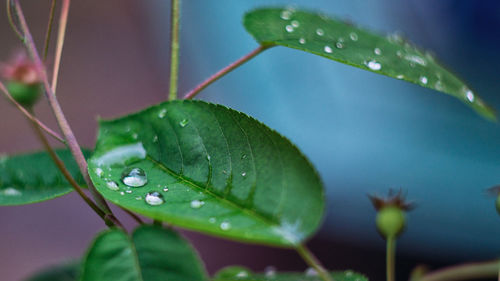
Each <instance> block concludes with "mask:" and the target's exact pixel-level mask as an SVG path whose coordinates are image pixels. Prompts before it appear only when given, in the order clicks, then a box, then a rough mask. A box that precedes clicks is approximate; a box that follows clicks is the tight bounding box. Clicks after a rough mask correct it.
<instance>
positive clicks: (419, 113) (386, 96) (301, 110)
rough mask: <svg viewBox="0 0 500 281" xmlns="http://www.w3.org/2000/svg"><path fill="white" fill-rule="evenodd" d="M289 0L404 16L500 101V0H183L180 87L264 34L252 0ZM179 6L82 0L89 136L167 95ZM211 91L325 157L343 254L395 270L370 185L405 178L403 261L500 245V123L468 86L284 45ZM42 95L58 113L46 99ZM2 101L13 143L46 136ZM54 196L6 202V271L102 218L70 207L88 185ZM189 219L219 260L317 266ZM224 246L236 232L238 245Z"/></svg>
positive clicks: (321, 244) (375, 25)
mask: <svg viewBox="0 0 500 281" xmlns="http://www.w3.org/2000/svg"><path fill="white" fill-rule="evenodd" d="M45 2H47V3H43V4H40V3H36V4H33V3H30V2H26V3H25V4H24V6H26V9H27V10H28V15H29V16H32V18H33V22H34V23H33V24H34V25H35V26H36V27H34V29H35V31H37V32H38V33H39V35H40V36H38V38H39V39H41V38H43V31H44V28H45V15H43V16H42V15H40V14H41V13H39V11H40V9H42V11H45V10H43V9H48V1H45ZM290 4H294V5H296V6H297V7H304V8H307V9H310V10H311V9H312V10H318V11H322V12H325V13H327V14H329V15H333V16H336V17H340V18H344V19H349V20H352V21H353V22H355V23H357V24H359V25H360V26H363V27H367V28H370V29H372V30H375V31H378V32H379V33H387V32H393V31H401V32H403V33H404V34H405V35H406V37H408V38H409V39H410V40H411V41H413V42H415V43H416V44H417V45H419V46H421V47H423V48H425V49H428V50H431V51H432V52H434V53H435V54H436V55H437V57H438V58H440V60H441V61H442V62H443V63H444V64H445V65H447V66H449V67H450V68H451V69H452V70H454V72H455V73H457V74H458V75H459V76H460V77H462V78H463V79H464V80H465V81H468V82H469V85H470V86H471V88H473V89H475V90H476V91H477V93H479V95H480V96H482V97H483V98H484V99H485V100H486V101H488V102H489V103H490V104H491V105H492V106H493V107H495V108H500V95H499V94H498V91H499V89H500V80H499V79H498V75H499V73H500V72H499V70H498V66H499V65H500V53H499V52H498V50H500V2H499V1H493V0H492V1H458V0H456V1H452V0H441V1H432V0H420V1H409V0H408V1H388V0H377V1H375V0H373V1H369V2H368V1H361V0H350V1H328V0H315V1H306V0H301V1H270V0H252V1H234V0H217V1H203V0H190V1H183V5H182V33H181V47H182V53H181V74H180V75H181V81H180V84H181V85H180V87H181V91H180V92H181V93H183V92H186V91H187V90H189V89H190V88H192V87H194V85H196V84H197V83H199V82H201V81H203V80H204V79H205V78H206V77H208V76H209V75H211V74H212V73H214V72H215V71H217V70H219V69H220V68H222V67H224V66H226V65H227V64H229V63H230V62H232V61H234V60H236V59H237V58H239V57H241V56H242V55H244V54H246V53H248V52H250V51H251V50H253V49H254V48H255V47H257V46H258V45H257V43H255V41H254V40H253V39H252V37H251V36H250V35H248V34H247V33H246V31H245V30H244V28H243V27H242V25H241V19H242V15H243V14H244V13H245V12H246V11H248V10H250V9H252V8H255V7H259V6H269V5H272V6H276V5H290ZM0 12H2V15H4V14H5V13H3V12H4V11H3V10H0ZM168 14H169V2H168V1H158V0H157V1H153V0H151V1H140V2H138V1H132V0H128V1H106V2H105V3H104V2H98V1H97V0H92V1H85V2H77V1H75V3H73V7H72V11H71V19H70V25H69V30H68V32H69V35H68V41H67V44H66V49H65V55H64V58H63V69H62V71H63V74H62V76H61V87H60V93H61V94H60V95H61V99H62V100H63V106H65V107H66V108H67V109H66V112H67V113H68V116H69V118H70V121H73V124H74V127H75V130H76V131H77V136H79V137H80V138H81V139H82V143H84V144H85V145H87V146H92V145H93V142H94V138H95V122H94V116H95V115H100V116H102V117H113V116H119V115H123V114H125V113H127V112H131V111H136V110H138V109H140V108H143V107H145V106H147V105H150V104H153V103H157V102H160V101H161V100H162V99H164V97H165V96H166V92H167V89H168V82H167V80H168V79H167V74H168V68H169V61H168V50H169V44H168V25H169V17H168ZM0 17H1V18H4V16H0ZM1 24H2V26H1V27H0V35H1V36H0V38H6V39H5V40H3V39H1V40H2V42H3V41H5V42H7V43H6V44H1V45H2V46H0V51H1V53H0V58H1V59H5V58H6V57H7V55H8V52H9V51H10V50H12V49H13V48H14V47H16V46H17V45H16V44H15V40H14V39H15V38H14V36H13V35H12V32H11V31H9V29H8V27H7V23H6V21H5V20H4V21H3V22H2V23H1ZM198 97H199V98H201V99H205V100H209V101H212V102H216V103H221V104H225V105H227V106H229V107H232V108H234V109H237V110H240V111H243V112H245V113H247V114H249V115H251V116H254V117H256V118H257V119H259V120H261V121H263V122H264V123H266V124H267V125H268V126H270V127H271V128H274V129H276V130H277V131H279V132H280V133H282V134H283V135H285V136H287V137H288V138H289V139H291V140H292V142H294V143H295V144H297V145H298V147H299V148H300V149H301V150H303V151H304V153H305V154H306V155H307V156H308V157H309V159H310V160H311V161H312V162H313V164H314V165H315V166H316V167H317V169H318V170H319V172H320V174H321V177H322V179H323V181H324V183H325V186H326V188H327V195H328V209H327V213H326V217H325V223H324V225H323V227H322V229H321V231H320V233H319V235H318V237H316V238H315V240H313V241H311V245H312V247H313V248H316V249H317V250H318V251H319V255H320V256H321V257H322V258H323V260H324V262H325V264H327V265H328V266H329V267H331V268H342V267H350V268H354V269H360V270H361V271H362V272H366V273H373V274H375V276H372V277H373V280H379V279H382V278H383V272H384V269H383V265H384V262H383V259H384V247H385V244H384V242H383V240H382V239H381V238H380V237H379V236H378V234H377V233H376V231H375V227H374V215H375V212H374V210H373V207H372V206H371V204H370V203H369V200H368V198H367V196H366V195H367V194H374V193H376V194H381V195H384V194H386V192H387V191H388V189H389V188H393V189H399V188H402V189H403V190H404V191H405V192H406V193H407V194H408V196H407V197H408V198H409V199H410V200H413V201H415V202H416V203H417V204H418V208H416V209H415V210H414V211H412V212H411V213H410V214H409V219H408V221H409V225H408V228H407V231H406V232H405V234H404V235H403V236H402V237H401V240H400V242H399V244H398V247H399V255H400V256H401V260H400V261H401V263H402V264H404V266H403V267H402V268H403V269H401V271H402V272H403V273H402V275H401V277H402V276H404V274H405V273H406V272H407V271H408V270H409V269H410V268H411V266H413V265H414V264H415V263H416V261H422V262H424V263H430V264H434V265H443V264H448V263H452V262H459V261H467V260H481V259H489V258H494V257H498V253H500V239H498V237H500V218H499V216H498V214H497V213H496V212H495V209H494V203H493V202H494V198H493V197H489V196H488V195H487V193H486V192H485V190H486V189H487V188H488V187H491V186H493V185H495V184H498V183H500V176H499V175H500V174H499V170H500V165H499V161H498V159H500V126H499V125H498V124H497V123H491V122H488V121H485V120H484V119H482V118H481V117H479V116H477V115H476V114H475V113H474V112H473V111H472V110H470V109H469V108H467V107H466V106H465V105H463V104H461V103H460V102H459V101H456V100H454V99H453V98H451V97H449V96H446V95H443V94H440V93H438V92H435V91H432V90H429V89H424V88H420V87H418V86H416V85H413V84H409V83H405V82H403V81H398V80H396V79H391V78H388V77H385V76H380V75H376V74H373V73H369V72H365V71H362V70H359V69H356V68H353V67H350V66H346V65H342V64H340V63H336V62H333V61H329V60H326V59H324V58H321V57H317V56H314V55H311V54H307V53H302V52H300V51H296V50H292V49H286V48H283V47H277V48H272V49H270V50H268V51H266V52H264V53H263V54H261V55H259V56H257V57H256V58H255V59H253V60H252V61H250V62H248V63H247V64H245V65H243V66H242V67H241V68H239V69H237V70H236V71H234V72H232V73H230V74H229V75H227V77H225V78H223V79H221V80H219V81H218V82H216V83H214V84H213V85H211V86H210V87H209V88H207V89H206V90H205V91H204V92H203V93H202V94H200V95H199V96H198ZM84 103H85V104H86V105H88V106H86V107H83V106H82V104H84ZM39 110H40V112H41V113H40V114H41V116H45V117H46V118H48V119H49V120H51V119H50V118H51V117H50V116H51V115H50V113H49V112H48V110H47V108H46V107H41V108H40V109H39ZM0 117H1V118H2V120H4V121H2V122H1V124H0V129H1V130H2V131H3V132H9V133H6V134H5V135H3V136H2V138H1V140H0V145H1V146H0V152H4V153H13V152H19V151H22V150H23V149H25V148H26V147H27V148H29V149H36V148H37V147H39V146H38V145H37V143H36V141H35V140H32V139H31V138H30V137H29V132H27V133H24V132H21V131H18V129H19V128H21V129H25V128H24V127H27V126H25V125H24V124H22V118H21V117H20V116H19V114H18V113H17V112H16V111H15V110H13V109H10V108H8V106H7V104H6V102H0ZM7 118H9V119H7ZM16 118H17V119H16ZM5 120H11V122H9V124H7V121H5ZM12 120H14V121H12ZM16 120H17V122H18V123H15V122H16ZM12 123H13V124H12ZM19 124H21V125H19ZM52 124H53V123H52ZM55 202H56V203H54V204H48V203H41V204H37V205H33V206H27V207H15V208H2V209H1V210H0V222H1V223H2V225H4V227H2V228H1V229H0V237H6V238H3V239H1V241H0V271H2V272H4V271H5V272H7V276H10V278H8V279H6V280H16V278H19V277H20V276H26V273H27V272H32V271H33V270H35V269H37V268H40V267H41V266H43V265H45V264H49V263H51V262H54V261H57V260H61V259H63V258H64V257H66V256H73V257H77V256H78V255H79V253H81V252H82V251H83V249H84V248H85V245H86V243H87V242H88V240H89V239H91V237H92V234H93V233H95V231H96V229H101V228H103V226H102V225H100V223H99V222H98V220H97V218H95V217H92V215H88V212H87V210H85V206H83V205H82V204H80V203H78V204H79V205H78V206H79V208H80V209H82V210H79V211H68V212H69V213H68V214H59V213H57V212H59V211H57V210H60V208H64V207H66V208H69V206H74V205H75V204H76V203H75V202H78V199H77V198H76V197H74V196H73V197H72V196H70V197H68V199H58V200H55ZM58 208H59V209H58ZM71 212H74V213H71ZM44 214H45V216H44ZM47 214H51V216H52V219H47V218H46V217H47ZM54 214H57V215H58V216H62V218H58V217H57V216H56V217H55V218H54ZM79 215H81V217H79ZM89 216H90V217H89ZM75 217H78V219H77V220H76V221H75ZM13 218H14V222H12V219H13ZM44 219H46V220H47V221H44ZM26 224H28V225H26ZM33 224H34V225H33ZM47 225H52V230H50V231H49V230H47V229H46V228H47ZM68 228H71V229H69V230H68ZM33 229H37V230H36V231H37V234H36V235H37V238H38V239H40V241H43V242H42V243H36V242H29V241H32V240H33V239H35V240H36V238H34V237H33V236H30V235H35V234H30V232H31V231H32V230H33ZM55 229H57V231H56V230H55ZM68 231H69V232H73V233H74V234H72V235H70V234H68V236H67V237H66V238H64V239H63V240H61V239H60V238H57V239H56V237H54V234H56V233H57V235H66V232H68ZM187 235H188V236H189V237H190V238H191V239H192V240H193V241H194V243H195V244H196V245H197V247H198V248H199V249H200V251H201V254H202V256H203V257H204V258H206V259H207V266H208V268H209V269H210V270H211V271H213V270H215V269H217V268H218V267H220V266H222V265H225V264H230V263H232V262H234V261H237V262H242V263H247V265H248V266H250V267H252V268H254V269H257V270H262V266H263V265H265V264H269V263H273V264H275V265H280V266H281V267H283V268H288V269H293V268H295V266H296V265H299V266H302V267H303V265H301V264H300V261H297V259H290V258H287V257H286V256H287V255H290V253H289V252H286V253H285V254H283V253H282V252H281V251H278V250H268V249H264V248H260V247H257V248H255V247H248V246H243V245H239V244H236V243H232V242H223V241H220V240H218V239H213V238H207V237H204V236H200V235H195V234H190V233H189V234H187ZM72 238H74V240H72ZM51 239H52V240H54V241H57V242H56V245H59V244H60V245H59V247H58V248H57V247H56V248H57V249H58V250H57V251H56V252H51V253H48V254H46V251H47V249H54V248H53V247H54V246H51V245H53V244H51V243H53V242H54V241H52V240H51ZM65 241H66V242H65ZM214 241H215V242H214ZM23 243H28V245H30V244H29V243H35V244H37V245H32V246H34V248H33V247H31V250H33V249H36V251H34V252H33V251H30V250H29V248H30V247H23V246H20V248H19V247H17V248H15V247H14V246H13V245H23ZM58 243H59V244H58ZM61 243H62V244H61ZM207 244H210V245H207ZM24 245H26V244H24ZM216 246H218V247H222V246H223V247H225V248H224V249H225V250H226V251H227V252H226V253H225V255H227V257H226V258H225V257H224V256H221V255H220V252H216V251H217V248H216ZM21 248H23V249H24V248H28V252H24V253H23V252H22V251H21V250H22V249H21ZM14 249H16V254H15V255H14V257H12V256H11V257H10V259H9V260H6V257H5V254H6V253H7V252H9V251H12V250H14ZM24 250H26V249H24ZM17 251H19V253H17ZM38 251H39V252H38ZM266 251H267V252H266ZM214 252H215V253H214ZM245 253H246V254H245ZM263 254H264V255H265V256H266V258H262V257H263ZM9 255H12V253H10V254H9ZM16 257H17V258H16ZM27 257H29V258H27ZM47 257H48V258H47ZM367 263H370V264H367ZM14 265H18V266H19V267H20V268H16V266H14ZM341 266H342V267H341ZM301 269H302V268H301ZM22 273H23V274H22ZM9 274H10V275H9ZM376 274H380V275H376ZM402 278H403V277H402ZM402 278H401V279H402ZM404 278H406V276H405V277H404Z"/></svg>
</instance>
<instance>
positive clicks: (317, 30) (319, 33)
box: [316, 28, 325, 36]
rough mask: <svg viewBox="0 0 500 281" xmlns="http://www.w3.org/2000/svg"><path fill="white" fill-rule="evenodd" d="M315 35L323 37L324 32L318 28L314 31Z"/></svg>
mask: <svg viewBox="0 0 500 281" xmlns="http://www.w3.org/2000/svg"><path fill="white" fill-rule="evenodd" d="M316 34H318V35H319V36H323V35H325V31H324V30H323V29H321V28H318V29H316Z"/></svg>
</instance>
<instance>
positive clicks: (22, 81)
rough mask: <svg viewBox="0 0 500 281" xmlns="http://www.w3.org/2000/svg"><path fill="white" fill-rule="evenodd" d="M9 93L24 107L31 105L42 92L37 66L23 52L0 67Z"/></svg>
mask: <svg viewBox="0 0 500 281" xmlns="http://www.w3.org/2000/svg"><path fill="white" fill-rule="evenodd" d="M0 71H1V72H0V74H1V76H2V78H4V79H5V80H7V83H6V87H7V90H8V91H9V93H10V95H11V96H12V97H13V98H14V99H15V100H16V101H17V102H18V103H20V104H21V105H23V106H25V107H31V106H33V105H34V104H35V103H36V102H37V101H38V99H39V98H40V96H41V93H42V92H43V88H42V84H41V79H40V77H39V75H38V71H37V68H36V66H35V64H34V63H33V62H31V61H30V60H29V59H28V57H27V56H26V54H25V53H19V54H17V55H16V56H15V57H13V58H12V59H11V60H10V61H9V62H8V63H6V64H3V65H2V66H1V69H0Z"/></svg>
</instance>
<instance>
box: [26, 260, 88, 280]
mask: <svg viewBox="0 0 500 281" xmlns="http://www.w3.org/2000/svg"><path fill="white" fill-rule="evenodd" d="M79 266H80V265H79V264H78V263H69V264H63V265H58V266H52V267H49V268H46V269H44V270H42V271H40V272H37V273H35V274H33V276H31V277H29V278H28V279H26V280H25V281H77V280H78V278H77V276H78V271H79Z"/></svg>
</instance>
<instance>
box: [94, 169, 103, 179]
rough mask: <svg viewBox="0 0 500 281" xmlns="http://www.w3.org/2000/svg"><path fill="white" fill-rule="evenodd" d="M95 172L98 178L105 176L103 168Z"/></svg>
mask: <svg viewBox="0 0 500 281" xmlns="http://www.w3.org/2000/svg"><path fill="white" fill-rule="evenodd" d="M94 171H95V174H96V175H97V176H98V177H100V178H102V175H103V174H104V171H103V170H102V169H101V168H96V169H95V170H94Z"/></svg>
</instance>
